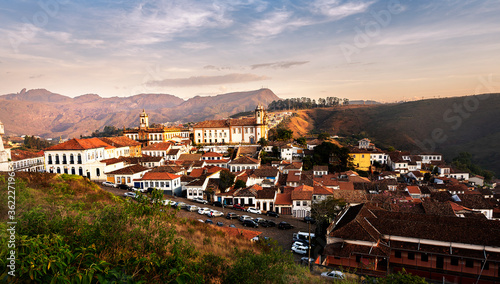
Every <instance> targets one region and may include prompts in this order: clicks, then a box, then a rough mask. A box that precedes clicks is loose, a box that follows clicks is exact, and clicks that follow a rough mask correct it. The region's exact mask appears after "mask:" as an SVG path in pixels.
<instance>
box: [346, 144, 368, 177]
mask: <svg viewBox="0 0 500 284" xmlns="http://www.w3.org/2000/svg"><path fill="white" fill-rule="evenodd" d="M370 154H371V152H370V151H368V150H366V149H359V148H357V147H352V148H350V149H349V156H350V157H351V159H352V164H353V166H354V169H356V170H360V171H369V170H370V167H371V161H370Z"/></svg>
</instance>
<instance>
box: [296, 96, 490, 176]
mask: <svg viewBox="0 0 500 284" xmlns="http://www.w3.org/2000/svg"><path fill="white" fill-rule="evenodd" d="M499 110H500V94H484V95H478V96H467V97H454V98H444V99H427V100H420V101H413V102H407V103H400V104H381V105H372V106H367V105H365V106H352V107H349V108H329V109H311V110H303V111H299V113H298V114H299V115H298V116H297V117H293V118H292V120H291V123H290V124H289V127H290V128H291V129H292V130H294V131H295V136H301V135H305V134H307V133H308V132H309V131H311V130H312V129H316V130H320V131H328V132H329V133H331V134H337V135H339V136H345V135H351V134H360V133H364V134H363V135H366V136H367V137H368V138H370V139H372V140H373V142H374V143H375V144H376V146H378V147H385V148H387V147H389V146H394V147H395V148H396V149H401V150H411V151H414V152H430V151H437V152H441V153H443V154H444V155H445V158H446V159H447V160H448V161H450V160H451V159H453V158H454V157H456V156H457V155H458V153H460V152H462V151H466V152H469V153H471V154H472V155H473V159H474V161H475V162H476V163H478V164H479V165H481V166H482V167H483V168H484V169H488V170H493V171H495V172H496V174H497V176H500V163H498V161H499V160H500V123H498V117H499V116H500V111H499ZM299 126H300V127H299Z"/></svg>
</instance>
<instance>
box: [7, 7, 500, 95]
mask: <svg viewBox="0 0 500 284" xmlns="http://www.w3.org/2000/svg"><path fill="white" fill-rule="evenodd" d="M499 14H500V2H499V1H493V0H492V1H465V0H464V1H458V0H449V1H445V0H443V1H416V0H414V1H403V0H401V1H377V0H359V1H341V0H313V1H259V0H255V1H253V0H246V1H245V0H239V1H190V0H184V1H161V0H160V1H127V0H122V1H118V0H115V1H83V0H79V1H71V0H41V1H31V0H24V1H14V0H10V1H6V2H5V1H4V2H2V4H0V18H1V19H2V20H1V24H0V36H1V38H3V39H4V40H3V41H1V42H0V72H1V76H0V94H6V93H15V92H19V91H20V90H21V89H22V88H27V89H34V88H46V89H48V90H50V91H53V92H57V93H60V94H64V95H68V96H72V97H74V96H78V95H82V94H87V93H97V94H99V95H101V96H103V97H110V96H130V95H134V94H138V93H169V94H173V95H177V96H179V97H182V98H189V97H193V96H196V95H202V96H203V95H214V94H220V93H226V92H234V91H246V90H254V89H259V88H261V87H267V88H270V89H271V90H273V91H274V92H275V93H276V94H277V95H278V96H280V97H283V98H286V97H303V96H308V97H312V98H318V97H326V96H337V97H347V98H349V99H351V100H354V99H367V100H368V99H372V100H378V101H386V102H390V101H399V100H403V99H406V100H408V99H415V98H422V97H425V98H429V97H438V96H439V97H446V96H459V95H470V94H473V93H478V92H488V91H497V92H498V91H500V72H499V71H500V70H499V68H500V67H499V66H500V64H499V63H500V52H499V51H500V17H499V16H498V15H499ZM485 82H486V83H485Z"/></svg>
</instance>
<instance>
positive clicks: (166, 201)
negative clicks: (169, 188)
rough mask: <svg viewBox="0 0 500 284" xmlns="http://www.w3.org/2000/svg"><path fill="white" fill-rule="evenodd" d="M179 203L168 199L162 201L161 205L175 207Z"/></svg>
mask: <svg viewBox="0 0 500 284" xmlns="http://www.w3.org/2000/svg"><path fill="white" fill-rule="evenodd" d="M176 203H177V202H175V201H173V200H168V199H165V200H162V201H161V204H163V205H164V206H168V205H170V206H174V205H175V204H176Z"/></svg>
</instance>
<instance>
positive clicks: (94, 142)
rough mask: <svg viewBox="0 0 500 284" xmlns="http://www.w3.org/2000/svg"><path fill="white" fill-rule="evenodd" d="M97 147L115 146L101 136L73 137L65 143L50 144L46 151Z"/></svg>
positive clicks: (107, 147) (108, 147)
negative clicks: (101, 138) (100, 137)
mask: <svg viewBox="0 0 500 284" xmlns="http://www.w3.org/2000/svg"><path fill="white" fill-rule="evenodd" d="M96 148H105V149H112V148H115V147H113V146H111V145H109V144H107V143H105V142H104V141H102V140H100V139H99V138H96V137H94V138H88V139H76V138H73V139H71V140H68V141H66V142H64V143H61V144H57V145H54V146H50V147H49V148H46V149H44V151H58V150H87V149H96Z"/></svg>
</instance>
